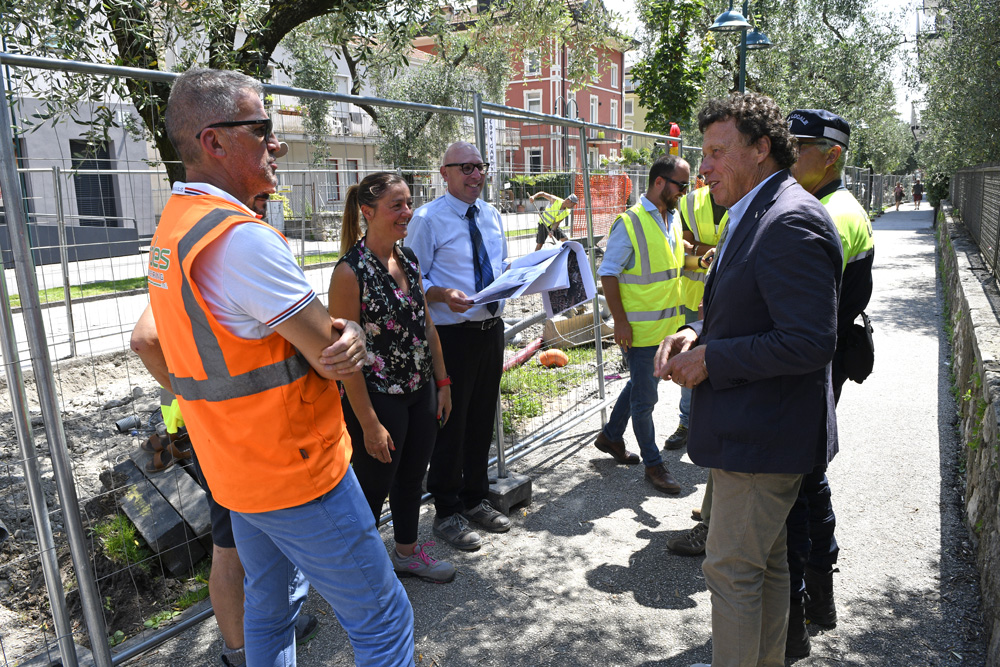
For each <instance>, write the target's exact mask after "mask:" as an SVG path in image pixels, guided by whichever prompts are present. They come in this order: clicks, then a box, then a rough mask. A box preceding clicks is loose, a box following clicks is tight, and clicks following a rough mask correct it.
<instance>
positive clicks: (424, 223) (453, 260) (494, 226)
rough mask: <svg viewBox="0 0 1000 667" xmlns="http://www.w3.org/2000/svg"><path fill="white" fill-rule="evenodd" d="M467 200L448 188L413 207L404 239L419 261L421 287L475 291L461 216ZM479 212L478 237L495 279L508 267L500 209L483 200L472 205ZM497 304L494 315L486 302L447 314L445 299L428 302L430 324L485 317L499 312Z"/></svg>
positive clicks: (466, 223) (469, 247) (466, 232)
mask: <svg viewBox="0 0 1000 667" xmlns="http://www.w3.org/2000/svg"><path fill="white" fill-rule="evenodd" d="M469 206H470V205H469V204H466V203H465V202H463V201H462V200H460V199H458V198H457V197H455V196H454V195H452V194H451V193H449V192H446V193H445V194H444V196H443V197H438V198H437V199H435V200H434V201H432V202H428V203H426V204H424V205H423V206H421V207H420V208H418V209H417V210H416V211H414V213H413V218H412V219H411V220H410V225H409V231H408V233H407V235H406V240H405V241H404V243H405V245H406V246H407V247H410V248H412V249H413V252H414V253H415V254H416V255H417V259H418V260H420V273H421V274H423V280H424V290H425V291H426V290H429V289H430V288H431V287H440V288H443V289H448V288H451V289H458V290H461V291H463V292H465V293H466V294H467V295H472V294H475V293H476V276H475V269H474V268H473V261H472V254H473V252H474V251H473V249H472V239H471V238H470V236H469V221H468V219H467V218H466V217H465V214H466V212H467V211H468V210H469ZM474 206H475V207H476V209H477V211H478V213H477V214H476V222H477V224H478V225H479V231H480V233H482V235H483V243H484V244H485V246H486V253H487V254H488V255H489V258H490V266H491V267H493V276H494V278H498V277H500V274H501V273H503V271H504V269H505V268H506V266H507V238H506V236H504V233H503V222H502V221H501V219H500V212H499V211H497V210H496V209H495V208H494V207H493V206H491V205H490V204H487V203H486V202H484V201H483V200H482V199H477V200H476V203H475V204H474ZM503 304H504V302H503V301H500V302H499V306H500V307H499V308H498V309H497V312H496V315H491V314H490V311H489V310H488V309H487V308H486V306H485V305H481V306H473V307H472V308H470V309H469V310H467V311H465V312H464V313H455V312H452V310H451V309H450V308H448V306H447V305H446V304H444V303H440V302H438V303H430V302H428V308H429V309H430V313H431V318H432V319H433V320H434V323H435V324H440V325H446V324H458V323H460V322H469V321H479V320H488V319H491V318H493V317H499V316H500V314H501V313H502V312H503Z"/></svg>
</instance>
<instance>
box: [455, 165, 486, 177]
mask: <svg viewBox="0 0 1000 667" xmlns="http://www.w3.org/2000/svg"><path fill="white" fill-rule="evenodd" d="M445 166H446V167H460V168H461V169H462V173H463V174H465V175H466V176H468V175H469V174H471V173H472V170H473V169H478V170H479V171H480V172H481V173H483V174H485V173H486V172H488V171H489V170H490V163H489V162H449V163H448V164H446V165H445Z"/></svg>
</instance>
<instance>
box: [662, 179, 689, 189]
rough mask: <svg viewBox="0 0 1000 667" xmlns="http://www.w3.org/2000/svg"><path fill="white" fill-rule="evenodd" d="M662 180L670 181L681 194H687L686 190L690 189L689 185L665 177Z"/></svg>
mask: <svg viewBox="0 0 1000 667" xmlns="http://www.w3.org/2000/svg"><path fill="white" fill-rule="evenodd" d="M663 180H665V181H670V182H671V183H673V184H674V185H676V186H677V189H678V190H680V191H681V192H687V189H688V188H689V187H690V184H689V183H681V182H680V181H675V180H674V179H672V178H667V177H666V176H664V177H663Z"/></svg>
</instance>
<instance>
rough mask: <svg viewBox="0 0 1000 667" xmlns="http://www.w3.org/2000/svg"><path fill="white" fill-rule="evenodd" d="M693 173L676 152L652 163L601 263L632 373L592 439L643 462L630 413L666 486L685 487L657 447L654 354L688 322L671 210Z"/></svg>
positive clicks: (652, 475)
mask: <svg viewBox="0 0 1000 667" xmlns="http://www.w3.org/2000/svg"><path fill="white" fill-rule="evenodd" d="M690 176H691V167H689V166H688V163H687V162H685V161H684V160H682V159H681V158H679V157H677V156H674V155H669V156H666V157H662V158H659V159H658V160H656V161H655V162H654V163H653V165H652V166H651V167H650V169H649V188H648V189H647V190H646V194H645V195H642V196H641V197H640V198H639V203H638V204H636V205H635V206H633V207H632V208H630V209H628V210H627V211H625V212H624V213H622V214H621V215H619V216H618V219H617V220H615V222H614V224H613V225H612V227H611V232H610V233H609V234H608V247H607V249H606V250H605V251H604V260H603V261H602V262H601V266H600V268H599V269H598V270H597V273H598V275H599V276H600V277H601V285H602V286H603V288H604V298H605V299H607V302H608V308H610V309H611V314H612V315H613V316H614V318H615V342H616V343H617V344H618V345H619V346H620V347H621V349H622V354H623V355H625V358H626V359H627V361H628V368H629V380H628V382H627V383H626V384H625V387H624V388H623V389H622V392H621V394H619V396H618V400H617V401H616V402H615V407H614V409H613V410H612V411H611V416H610V417H609V418H608V423H607V424H606V425H605V426H604V428H603V429H601V432H600V433H598V434H597V439H596V440H595V441H594V446H595V447H597V449H599V450H600V451H602V452H605V453H607V454H610V455H611V456H612V458H614V459H615V461H617V462H618V463H626V464H633V463H638V462H639V460H640V457H638V456H636V455H635V454H633V453H631V452H629V451H627V450H626V449H625V441H624V435H625V428H626V427H627V426H628V422H629V419H631V420H632V431H633V433H634V434H635V439H636V442H637V443H638V445H639V451H640V453H641V454H642V458H641V460H642V462H643V464H645V467H646V471H645V477H646V480H647V481H648V482H649V483H650V484H652V485H653V486H654V487H656V488H657V489H659V490H661V491H664V492H666V493H680V490H681V485H680V484H678V483H677V480H675V479H674V477H673V475H671V474H670V471H669V470H668V469H667V464H666V463H664V462H663V457H662V456H661V454H660V449H659V447H657V446H656V434H655V431H654V428H653V408H654V407H655V406H656V399H657V392H656V388H657V383H658V382H659V380H658V378H656V377H655V376H654V375H653V357H654V355H655V354H656V348H657V346H658V345H659V344H660V341H662V340H663V339H664V338H665V337H667V336H669V335H671V334H672V333H674V332H675V331H677V328H678V327H679V326H681V325H682V324H684V313H683V312H682V310H683V304H682V301H683V293H682V291H681V280H682V278H681V271H682V270H683V269H684V266H685V249H684V238H683V236H682V232H681V223H680V220H679V219H678V218H677V216H675V215H674V210H675V209H676V208H677V202H678V201H679V200H680V198H681V197H682V196H683V195H684V193H685V192H687V189H688V181H689V180H690ZM697 261H699V262H700V258H697Z"/></svg>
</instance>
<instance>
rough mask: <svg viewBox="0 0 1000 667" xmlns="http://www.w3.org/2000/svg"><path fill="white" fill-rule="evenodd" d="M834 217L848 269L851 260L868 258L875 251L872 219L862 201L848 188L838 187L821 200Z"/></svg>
mask: <svg viewBox="0 0 1000 667" xmlns="http://www.w3.org/2000/svg"><path fill="white" fill-rule="evenodd" d="M819 201H820V203H821V204H823V206H824V207H826V212H827V213H829V214H830V217H831V218H833V224H835V225H836V226H837V232H838V234H839V235H840V245H841V248H842V249H843V251H844V265H843V267H842V268H844V269H846V268H847V265H848V264H850V263H851V262H857V261H859V260H862V259H867V258H868V257H871V256H872V255H873V254H874V253H875V241H874V239H873V236H874V231H873V230H872V223H871V220H869V219H868V214H867V213H866V212H865V209H864V207H863V206H862V205H861V203H860V202H859V201H858V200H857V199H855V198H854V195H852V194H851V193H850V191H849V190H847V189H846V188H838V189H837V190H834V191H833V192H831V193H830V194H828V195H827V196H825V197H823V198H822V199H820V200H819Z"/></svg>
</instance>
